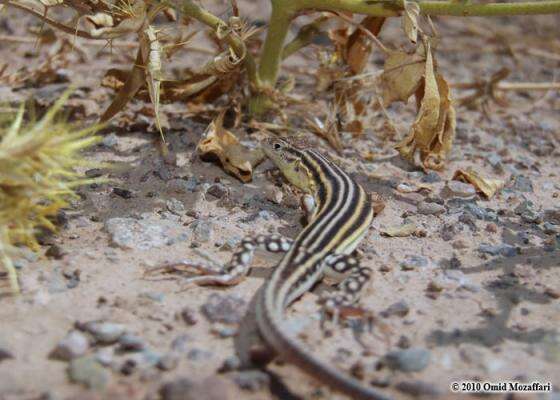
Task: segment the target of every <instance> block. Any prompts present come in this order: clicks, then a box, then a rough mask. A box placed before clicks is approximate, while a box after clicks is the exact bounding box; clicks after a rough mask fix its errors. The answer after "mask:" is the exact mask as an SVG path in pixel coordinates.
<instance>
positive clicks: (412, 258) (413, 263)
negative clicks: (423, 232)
mask: <svg viewBox="0 0 560 400" xmlns="http://www.w3.org/2000/svg"><path fill="white" fill-rule="evenodd" d="M427 265H428V259H427V258H425V257H422V256H417V255H409V256H406V258H405V259H404V261H401V269H402V270H403V271H411V270H413V269H417V268H424V267H426V266H427Z"/></svg>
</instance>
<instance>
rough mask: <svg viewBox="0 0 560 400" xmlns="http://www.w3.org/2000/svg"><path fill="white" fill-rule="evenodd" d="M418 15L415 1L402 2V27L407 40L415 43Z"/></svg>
mask: <svg viewBox="0 0 560 400" xmlns="http://www.w3.org/2000/svg"><path fill="white" fill-rule="evenodd" d="M418 15H420V5H418V3H417V2H415V1H406V0H405V1H404V14H403V16H402V20H401V21H402V27H403V29H404V32H405V33H406V36H408V39H410V41H411V42H413V43H416V41H417V40H418V30H419V28H418Z"/></svg>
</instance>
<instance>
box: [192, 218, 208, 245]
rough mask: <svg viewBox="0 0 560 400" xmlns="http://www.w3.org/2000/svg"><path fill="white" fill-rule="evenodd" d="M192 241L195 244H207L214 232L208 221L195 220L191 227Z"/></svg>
mask: <svg viewBox="0 0 560 400" xmlns="http://www.w3.org/2000/svg"><path fill="white" fill-rule="evenodd" d="M190 228H191V229H192V232H193V235H194V240H195V241H197V242H209V241H210V239H211V238H212V234H213V232H214V226H213V224H212V222H211V221H209V220H202V219H199V220H196V221H194V222H193V223H192V224H191V225H190Z"/></svg>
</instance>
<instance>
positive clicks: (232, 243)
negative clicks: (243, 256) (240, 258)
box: [220, 236, 241, 251]
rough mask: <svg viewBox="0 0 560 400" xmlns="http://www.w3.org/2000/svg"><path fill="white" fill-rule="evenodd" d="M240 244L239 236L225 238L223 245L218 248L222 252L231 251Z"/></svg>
mask: <svg viewBox="0 0 560 400" xmlns="http://www.w3.org/2000/svg"><path fill="white" fill-rule="evenodd" d="M239 243H241V238H240V237H239V236H234V237H230V238H227V239H226V241H225V242H224V244H223V245H222V246H221V247H220V250H223V251H231V250H234V249H236V248H237V246H238V245H239Z"/></svg>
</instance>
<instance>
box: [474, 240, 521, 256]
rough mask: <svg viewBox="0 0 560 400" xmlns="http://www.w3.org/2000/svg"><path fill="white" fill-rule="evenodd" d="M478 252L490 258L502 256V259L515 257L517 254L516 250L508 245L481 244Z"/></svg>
mask: <svg viewBox="0 0 560 400" xmlns="http://www.w3.org/2000/svg"><path fill="white" fill-rule="evenodd" d="M478 251H479V252H481V253H484V254H490V255H491V256H497V255H502V256H504V257H515V256H516V255H517V254H518V253H517V249H516V248H515V247H514V246H511V245H509V244H499V245H489V244H484V243H483V244H481V245H480V246H478Z"/></svg>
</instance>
